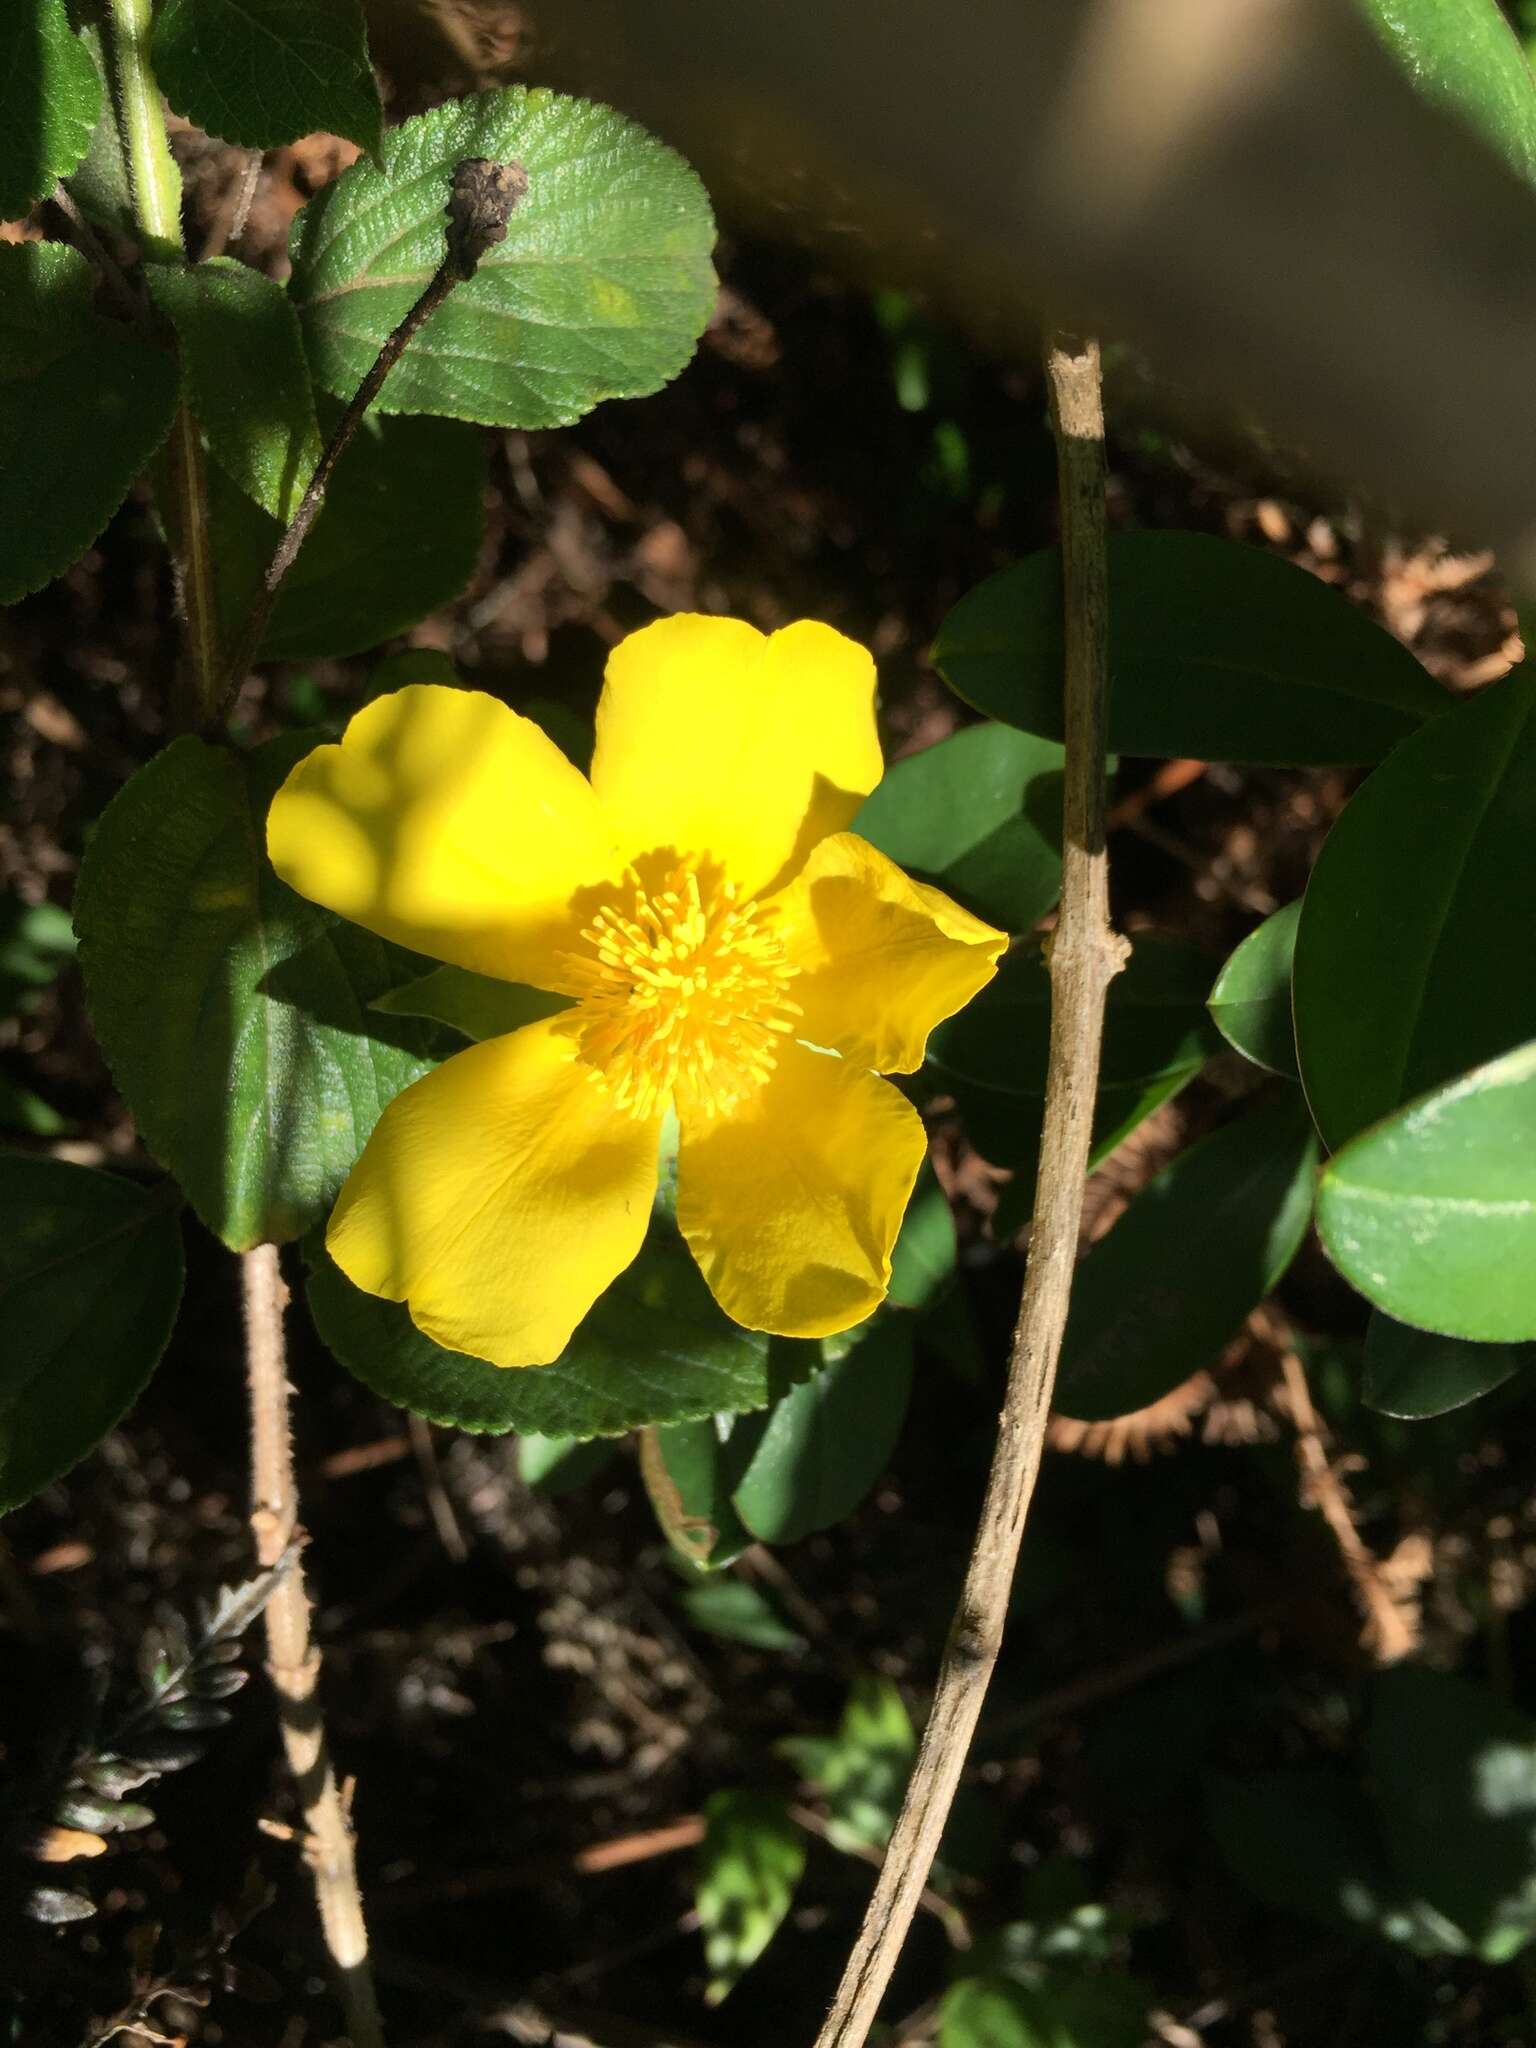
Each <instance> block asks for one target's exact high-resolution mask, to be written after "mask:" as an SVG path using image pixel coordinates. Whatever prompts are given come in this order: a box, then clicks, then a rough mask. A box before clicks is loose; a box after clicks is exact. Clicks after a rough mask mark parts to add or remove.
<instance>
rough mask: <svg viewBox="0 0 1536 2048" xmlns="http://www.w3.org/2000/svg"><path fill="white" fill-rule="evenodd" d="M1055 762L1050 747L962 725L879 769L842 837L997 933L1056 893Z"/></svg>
mask: <svg viewBox="0 0 1536 2048" xmlns="http://www.w3.org/2000/svg"><path fill="white" fill-rule="evenodd" d="M1061 761H1062V750H1061V748H1060V747H1059V746H1057V745H1056V744H1055V742H1054V741H1052V740H1042V739H1036V738H1035V736H1034V735H1033V734H1032V733H1027V732H1018V731H1016V730H1015V729H1014V727H1012V726H1009V725H971V726H966V727H965V728H964V729H963V730H962V731H960V732H957V733H952V734H951V735H950V737H949V738H948V739H946V740H940V741H939V742H938V744H937V746H932V747H925V748H924V749H923V751H922V753H920V754H911V755H908V757H907V758H906V759H905V760H904V761H898V762H896V763H895V765H894V766H893V767H890V768H887V770H886V771H885V776H884V779H883V780H882V781H881V783H880V784H879V787H878V788H877V789H876V790H875V792H874V794H873V795H872V796H869V797H866V798H865V800H864V803H863V805H862V806H861V808H860V810H859V812H858V815H857V816H856V817H855V819H854V821H853V823H852V825H851V826H850V827H849V830H850V831H853V832H857V833H858V834H859V835H860V837H861V838H864V839H867V840H868V841H869V842H870V844H871V845H872V846H877V847H879V849H880V851H881V852H882V853H883V854H886V855H887V856H888V857H889V858H890V859H891V860H893V861H895V862H896V863H897V864H898V865H899V866H900V867H904V868H906V869H908V870H909V871H910V872H912V873H913V874H916V875H918V876H920V877H921V878H922V879H924V880H926V881H930V882H936V883H937V884H938V885H939V887H940V888H941V889H943V890H945V891H946V892H947V893H948V894H949V895H951V896H953V897H954V898H955V900H956V902H958V903H962V904H964V906H965V908H966V909H967V910H972V911H974V912H975V913H976V915H977V916H978V917H984V918H986V919H987V920H988V921H989V922H990V923H992V924H995V925H999V926H1001V927H1002V929H1003V930H1005V931H1011V932H1023V931H1028V930H1029V928H1030V926H1031V925H1033V924H1034V923H1036V922H1037V920H1038V919H1040V918H1041V917H1043V916H1044V915H1045V913H1046V911H1048V910H1049V909H1050V908H1051V906H1052V904H1053V903H1054V902H1055V901H1056V898H1057V897H1058V896H1059V895H1060V894H1061Z"/></svg>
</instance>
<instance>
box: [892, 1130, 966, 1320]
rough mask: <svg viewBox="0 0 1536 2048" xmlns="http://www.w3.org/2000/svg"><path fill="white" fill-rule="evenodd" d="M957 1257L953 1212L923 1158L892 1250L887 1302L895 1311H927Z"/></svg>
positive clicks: (945, 1280) (950, 1273)
mask: <svg viewBox="0 0 1536 2048" xmlns="http://www.w3.org/2000/svg"><path fill="white" fill-rule="evenodd" d="M956 1254H957V1246H956V1243H955V1212H954V1210H953V1209H951V1207H950V1206H949V1197H948V1195H946V1194H945V1192H944V1190H943V1188H941V1187H940V1185H939V1182H938V1177H937V1175H936V1174H935V1173H934V1170H933V1164H932V1161H931V1160H927V1159H925V1160H924V1161H923V1164H922V1166H921V1167H920V1168H919V1169H918V1175H917V1185H916V1187H914V1188H913V1190H912V1198H911V1200H910V1201H909V1202H908V1203H907V1213H906V1214H905V1216H903V1217H902V1219H901V1229H900V1231H899V1232H898V1233H897V1236H896V1243H895V1245H894V1246H893V1248H892V1251H891V1285H890V1290H889V1296H890V1299H891V1300H892V1301H893V1302H894V1303H895V1304H896V1306H897V1307H898V1308H926V1307H927V1306H928V1304H929V1303H930V1302H931V1301H934V1300H936V1299H937V1298H938V1296H939V1295H940V1294H942V1293H943V1291H944V1289H945V1288H946V1287H947V1286H948V1285H949V1281H950V1278H951V1276H952V1274H953V1273H954V1270H955V1258H956Z"/></svg>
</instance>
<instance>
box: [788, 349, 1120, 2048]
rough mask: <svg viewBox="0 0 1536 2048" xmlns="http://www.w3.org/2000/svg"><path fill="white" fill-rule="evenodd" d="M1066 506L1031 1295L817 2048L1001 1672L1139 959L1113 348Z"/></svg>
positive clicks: (1090, 395) (860, 2009) (1067, 361)
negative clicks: (1121, 685) (873, 1867)
mask: <svg viewBox="0 0 1536 2048" xmlns="http://www.w3.org/2000/svg"><path fill="white" fill-rule="evenodd" d="M1046 382H1047V385H1048V388H1049V392H1050V401H1051V427H1052V431H1053V433H1054V434H1055V437H1056V461H1057V476H1058V482H1059V489H1060V496H1061V543H1062V545H1061V554H1062V582H1063V598H1064V606H1065V649H1066V676H1065V731H1066V762H1065V771H1064V772H1065V791H1064V806H1063V846H1062V889H1061V914H1060V917H1059V919H1058V921H1057V925H1056V929H1055V931H1054V932H1053V934H1052V936H1051V942H1050V973H1051V1045H1050V1063H1049V1068H1048V1071H1047V1077H1046V1097H1045V1117H1044V1125H1043V1128H1042V1132H1041V1143H1040V1166H1039V1172H1038V1175H1037V1178H1036V1181H1035V1214H1034V1223H1033V1226H1032V1228H1031V1232H1030V1244H1029V1259H1028V1265H1027V1268H1026V1272H1025V1278H1024V1298H1023V1300H1022V1302H1021V1303H1020V1306H1019V1320H1018V1326H1017V1328H1016V1329H1015V1331H1014V1338H1013V1349H1012V1355H1011V1357H1010V1359H1009V1366H1008V1388H1007V1392H1006V1394H1005V1396H1004V1402H1003V1412H1002V1415H1001V1417H1000V1419H999V1423H998V1439H997V1449H996V1451H995V1453H994V1455H993V1460H992V1471H991V1475H990V1477H989V1479H988V1481H987V1494H986V1499H985V1501H984V1503H983V1505H982V1511H981V1520H980V1523H979V1525H978V1528H977V1532H976V1542H975V1547H974V1549H973V1550H972V1552H971V1561H970V1565H969V1568H968V1570H967V1572H966V1576H965V1585H964V1587H963V1589H962V1591H961V1595H960V1601H959V1604H958V1606H957V1607H956V1609H955V1614H954V1618H953V1620H952V1621H951V1623H950V1629H949V1640H948V1642H947V1643H946V1644H945V1648H944V1660H943V1664H942V1666H941V1668H940V1671H939V1681H938V1688H937V1691H936V1692H935V1694H934V1701H933V1709H932V1712H931V1713H930V1714H929V1717H928V1725H927V1727H926V1728H925V1729H924V1731H923V1741H922V1747H921V1748H920V1750H919V1752H918V1758H917V1763H916V1766H915V1767H914V1769H913V1773H912V1779H911V1782H910V1783H909V1785H908V1786H907V1792H906V1798H905V1799H904V1801H903V1803H902V1809H901V1813H900V1815H899V1816H898V1818H897V1821H896V1826H895V1829H894V1831H893V1833H892V1835H891V1841H890V1847H889V1848H888V1849H887V1851H886V1858H885V1863H884V1866H883V1868H882V1869H881V1872H880V1877H879V1880H878V1882H877V1883H876V1885H875V1891H874V1896H873V1898H872V1899H871V1900H870V1904H869V1909H868V1911H867V1912H866V1914H865V1916H864V1924H863V1926H862V1927H861V1928H860V1930H859V1936H858V1940H857V1941H856V1943H855V1944H854V1948H853V1953H852V1954H851V1955H850V1957H849V1959H848V1964H847V1967H846V1969H845V1970H844V1972H843V1981H842V1983H841V1984H840V1985H839V1986H838V1990H837V1996H836V1999H835V2000H834V2001H833V2005H832V2010H831V2013H830V2014H829V2016H828V2018H827V2022H826V2025H825V2026H824V2027H823V2028H822V2030H821V2032H820V2034H819V2035H818V2036H817V2048H861V2044H862V2043H863V2041H864V2040H865V2038H866V2036H867V2035H868V2033H869V2029H870V2027H871V2026H872V2025H873V2023H874V2019H875V2015H876V2013H877V2011H878V2009H879V2006H880V2001H881V1999H882V1997H883V1996H884V1994H885V1988H886V1985H887V1984H888V1983H889V1981H890V1976H891V1972H892V1970H893V1969H894V1968H895V1965H896V1959H897V1957H898V1955H899V1954H900V1953H901V1946H902V1943H903V1942H904V1940H905V1939H906V1935H907V1930H908V1928H909V1927H910V1926H911V1924H912V1916H913V1914H914V1912H915V1911H916V1909H917V1905H918V1901H919V1899H920V1898H921V1896H922V1891H923V1887H924V1884H925V1883H926V1881H927V1877H928V1871H929V1868H930V1867H931V1865H932V1863H933V1859H934V1855H935V1853H936V1852H937V1850H938V1846H939V1841H940V1838H941V1836H942V1835H943V1832H944V1824H945V1822H946V1820H947V1819H948V1817H949V1810H950V1807H951V1805H952V1803H953V1801H954V1797H955V1792H956V1789H957V1787H958V1786H959V1783H960V1778H961V1773H962V1772H963V1770H964V1768H965V1759H966V1752H967V1751H968V1750H969V1748H970V1744H971V1739H972V1737H973V1735H974V1734H975V1732H976V1723H977V1720H978V1718H979V1717H980V1714H981V1707H982V1701H983V1700H984V1698H985V1697H986V1691H987V1684H988V1681H989V1680H990V1678H991V1676H992V1670H993V1666H994V1665H995V1664H996V1662H997V1655H998V1650H999V1647H1000V1645H1001V1643H1002V1636H1003V1625H1004V1620H1005V1618H1006V1615H1007V1611H1008V1595H1009V1591H1010V1589H1011V1587H1012V1584H1013V1572H1014V1566H1015V1563H1016V1562H1017V1559H1018V1553H1019V1544H1020V1541H1021V1539H1022V1537H1023V1534H1024V1518H1025V1516H1026V1514H1027V1513H1028V1511H1029V1503H1030V1500H1031V1497H1032V1496H1033V1494H1034V1490H1035V1479H1036V1476H1037V1474H1038V1472H1039V1469H1040V1455H1041V1450H1042V1448H1043V1446H1044V1442H1045V1425H1046V1418H1047V1416H1048V1414H1049V1411H1050V1405H1051V1388H1052V1385H1053V1384H1054V1381H1055V1377H1056V1360H1057V1357H1058V1356H1059V1354H1060V1351H1061V1339H1062V1333H1063V1331H1064V1330H1065V1328H1066V1321H1067V1303H1068V1298H1069V1295H1070V1291H1071V1285H1072V1269H1073V1265H1074V1263H1075V1261H1076V1257H1077V1240H1078V1230H1079V1225H1080V1222H1081V1217H1082V1206H1083V1183H1084V1181H1085V1179H1086V1176H1087V1171H1088V1144H1089V1134H1090V1131H1091V1128H1092V1123H1093V1104H1094V1096H1095V1092H1096V1089H1097V1084H1098V1072H1099V1045H1100V1041H1101V1039H1102V1037H1103V1029H1104V998H1105V993H1106V991H1107V990H1108V987H1109V984H1110V982H1111V980H1112V979H1113V978H1114V976H1115V975H1116V974H1117V973H1118V972H1119V971H1120V968H1121V967H1122V965H1123V964H1124V960H1125V946H1124V943H1123V941H1121V940H1119V939H1117V938H1116V937H1115V935H1114V933H1113V932H1112V931H1111V930H1110V924H1109V877H1108V869H1107V865H1106V861H1105V853H1104V733H1105V719H1106V700H1107V697H1108V657H1107V647H1106V631H1107V600H1106V595H1105V578H1104V416H1103V399H1102V394H1101V390H1100V382H1099V351H1098V345H1097V343H1096V342H1092V341H1087V342H1068V341H1066V340H1064V339H1060V338H1055V339H1053V340H1052V341H1051V342H1050V344H1049V346H1048V348H1047V351H1046Z"/></svg>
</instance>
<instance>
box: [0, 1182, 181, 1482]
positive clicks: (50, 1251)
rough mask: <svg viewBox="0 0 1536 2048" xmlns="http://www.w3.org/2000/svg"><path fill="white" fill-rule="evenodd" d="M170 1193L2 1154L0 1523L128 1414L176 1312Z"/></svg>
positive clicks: (176, 1239) (176, 1254)
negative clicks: (2, 1342)
mask: <svg viewBox="0 0 1536 2048" xmlns="http://www.w3.org/2000/svg"><path fill="white" fill-rule="evenodd" d="M170 1197H171V1190H170V1189H169V1188H168V1187H166V1186H164V1185H162V1186H160V1187H158V1188H150V1189H145V1188H140V1187H136V1186H135V1185H134V1184H133V1182H131V1181H126V1180H120V1179H118V1178H117V1177H116V1176H115V1175H113V1174H108V1173H97V1172H94V1171H93V1170H92V1169H91V1168H89V1167H85V1166H66V1165H64V1164H63V1163H62V1162H60V1161H58V1160H54V1159H33V1158H26V1157H23V1156H22V1155H21V1154H19V1153H15V1152H0V1324H3V1326H4V1329H5V1342H4V1344H3V1345H0V1513H3V1512H4V1511H5V1510H6V1509H8V1508H13V1507H15V1506H17V1504H18V1503H19V1502H21V1501H24V1500H29V1499H30V1498H31V1496H32V1495H33V1494H34V1493H37V1492H38V1491H39V1490H40V1489H41V1488H42V1487H44V1486H46V1485H47V1484H48V1483H49V1481H50V1480H53V1479H57V1478H58V1476H59V1474H60V1473H61V1472H67V1471H68V1470H69V1468H70V1466H71V1465H74V1464H76V1463H78V1461H79V1460H80V1459H81V1458H83V1457H84V1456H85V1454H86V1452H87V1451H90V1450H94V1449H95V1447H96V1445H97V1444H98V1443H100V1441H101V1439H102V1438H103V1437H104V1436H105V1435H106V1434H107V1432H108V1431H109V1430H111V1429H114V1428H116V1426H117V1424H118V1423H119V1422H120V1421H121V1420H122V1418H123V1417H124V1416H125V1415H126V1414H127V1412H128V1410H129V1409H130V1408H131V1407H132V1406H133V1404H134V1402H135V1401H136V1400H137V1399H138V1397H139V1395H140V1394H141V1393H142V1392H143V1390H144V1387H145V1385H146V1383H147V1382H148V1380H149V1376H150V1374H151V1373H152V1372H153V1371H154V1369H155V1366H156V1365H157V1364H158V1362H159V1359H160V1354H161V1352H162V1351H164V1349H165V1347H166V1343H167V1342H168V1340H169V1338H170V1334H171V1326H172V1325H173V1324H174V1322H175V1320H176V1310H177V1307H178V1306H179V1304H180V1301H181V1283H182V1271H183V1268H182V1254H181V1226H180V1223H179V1221H178V1219H177V1214H176V1204H175V1202H174V1201H173V1200H172V1199H171V1198H170Z"/></svg>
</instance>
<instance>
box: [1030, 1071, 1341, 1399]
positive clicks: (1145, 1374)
mask: <svg viewBox="0 0 1536 2048" xmlns="http://www.w3.org/2000/svg"><path fill="white" fill-rule="evenodd" d="M1316 1166H1317V1141H1316V1139H1315V1137H1314V1136H1313V1133H1312V1128H1311V1125H1310V1124H1309V1123H1308V1121H1307V1116H1306V1112H1305V1110H1304V1109H1303V1108H1302V1105H1301V1102H1300V1099H1299V1097H1298V1096H1297V1094H1296V1091H1295V1089H1288V1090H1286V1092H1285V1093H1284V1094H1282V1095H1280V1096H1277V1097H1276V1098H1275V1099H1274V1100H1273V1101H1271V1102H1267V1103H1264V1104H1262V1105H1260V1106H1259V1107H1258V1108H1256V1109H1253V1110H1250V1111H1249V1112H1248V1113H1247V1114H1245V1115H1242V1116H1239V1117H1238V1118H1237V1119H1236V1120H1235V1121H1234V1122H1232V1123H1229V1124H1226V1125H1224V1126H1223V1128H1222V1129H1221V1130H1219V1131H1215V1132H1213V1133H1212V1135H1211V1136H1210V1137H1208V1138H1202V1139H1201V1141H1200V1142H1199V1144H1198V1145H1192V1146H1190V1148H1189V1150H1188V1151H1187V1152H1181V1153H1180V1154H1179V1156H1178V1157H1177V1158H1176V1159H1174V1160H1173V1161H1172V1162H1171V1163H1170V1164H1169V1165H1167V1166H1165V1167H1164V1168H1163V1170H1162V1172H1161V1173H1159V1174H1158V1175H1157V1176H1156V1177H1155V1178H1154V1179H1153V1180H1151V1181H1149V1182H1148V1184H1147V1186H1146V1187H1144V1188H1143V1189H1142V1191H1141V1193H1140V1194H1139V1195H1138V1196H1137V1197H1136V1199H1135V1200H1134V1201H1133V1202H1132V1203H1131V1205H1130V1207H1129V1208H1128V1209H1127V1210H1126V1211H1125V1213H1124V1215H1123V1216H1121V1217H1120V1219H1119V1221H1118V1222H1117V1223H1116V1224H1115V1225H1114V1226H1113V1228H1112V1229H1111V1230H1110V1232H1109V1234H1108V1236H1107V1237H1103V1238H1101V1239H1100V1240H1099V1242H1098V1243H1097V1244H1096V1245H1094V1246H1093V1247H1092V1249H1091V1250H1090V1251H1089V1252H1088V1254H1087V1255H1086V1257H1085V1258H1084V1259H1083V1260H1082V1261H1081V1262H1080V1263H1079V1265H1078V1268H1077V1277H1076V1279H1075V1280H1074V1282H1073V1287H1072V1307H1071V1311H1070V1313H1069V1315H1068V1318H1067V1334H1066V1340H1065V1342H1064V1344H1063V1346H1062V1353H1061V1370H1060V1377H1059V1379H1058V1382H1057V1392H1056V1405H1057V1407H1058V1408H1059V1409H1060V1410H1061V1412H1062V1413H1063V1414H1064V1415H1072V1416H1076V1417H1077V1418H1078V1419H1079V1420H1081V1421H1084V1422H1097V1421H1101V1420H1103V1419H1104V1418H1105V1417H1108V1416H1112V1415H1126V1414H1129V1413H1130V1412H1131V1411H1132V1410H1134V1409H1137V1408H1145V1407H1147V1406H1148V1405H1149V1404H1150V1403H1151V1402H1153V1401H1156V1400H1159V1399H1161V1397H1162V1396H1163V1395H1164V1394H1166V1393H1167V1392H1168V1391H1169V1390H1170V1389H1171V1388H1173V1387H1176V1386H1178V1385H1179V1384H1180V1383H1181V1382H1182V1381H1184V1380H1187V1379H1188V1378H1189V1377H1190V1375H1191V1373H1195V1372H1198V1371H1199V1370H1200V1369H1201V1367H1202V1366H1207V1365H1210V1364H1212V1363H1213V1362H1214V1360H1215V1358H1216V1355H1217V1353H1218V1352H1219V1351H1220V1350H1221V1348H1222V1346H1223V1345H1224V1344H1225V1343H1226V1342H1227V1341H1228V1340H1229V1338H1231V1337H1233V1336H1235V1335H1236V1334H1237V1331H1238V1330H1239V1329H1240V1328H1241V1326H1242V1323H1243V1319H1244V1317H1245V1316H1246V1315H1247V1314H1248V1313H1249V1311H1250V1310H1252V1309H1254V1308H1256V1307H1257V1306H1258V1304H1259V1303H1260V1302H1261V1301H1262V1300H1263V1299H1264V1297H1265V1295H1266V1294H1268V1293H1269V1291H1270V1289H1271V1288H1272V1287H1273V1286H1274V1285H1275V1284H1276V1282H1277V1281H1278V1280H1279V1279H1280V1276H1281V1275H1282V1274H1283V1273H1284V1271H1285V1269H1286V1267H1287V1266H1288V1265H1289V1264H1290V1263H1291V1260H1292V1259H1293V1258H1294V1257H1295V1256H1296V1251H1297V1248H1298V1247H1299V1245H1300V1243H1301V1240H1302V1238H1303V1236H1304V1235H1305V1234H1306V1229H1307V1224H1308V1222H1309V1221H1310V1220H1311V1215H1312V1188H1313V1181H1314V1178H1315V1173H1316Z"/></svg>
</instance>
